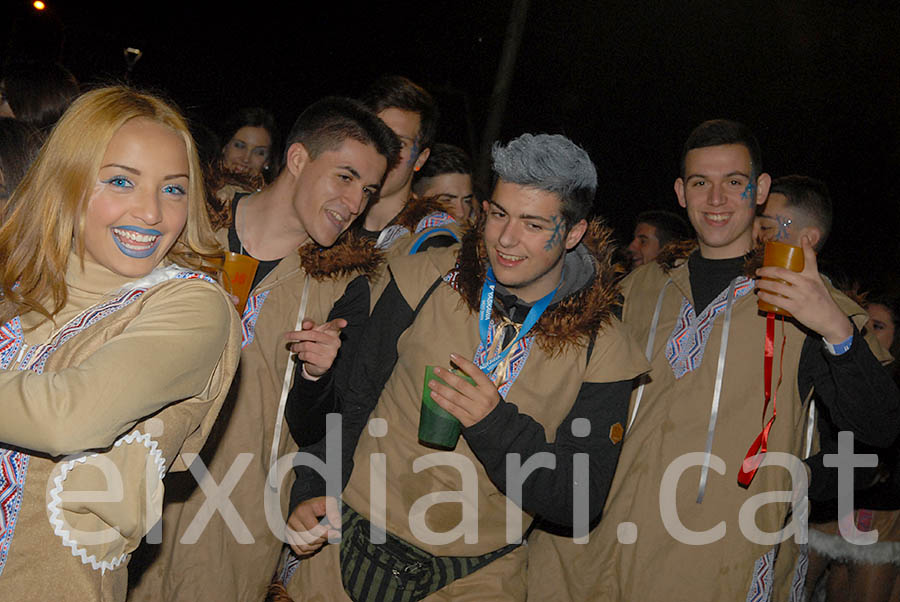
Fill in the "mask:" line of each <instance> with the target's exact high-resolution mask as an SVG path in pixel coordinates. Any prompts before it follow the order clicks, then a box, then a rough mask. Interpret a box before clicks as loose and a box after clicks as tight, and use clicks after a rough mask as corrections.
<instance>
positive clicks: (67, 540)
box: [47, 430, 166, 573]
mask: <svg viewBox="0 0 900 602" xmlns="http://www.w3.org/2000/svg"><path fill="white" fill-rule="evenodd" d="M133 443H141V444H143V445H144V447H146V448H147V449H148V450H150V451H149V453H150V456H151V457H152V458H153V462H154V464H156V469H157V472H158V474H159V480H160V481H162V478H163V477H164V476H165V474H166V459H165V458H164V457H163V455H162V450H161V449H159V445H158V444H157V442H156V441H153V440H152V439H151V438H150V434H149V433H141V432H140V431H137V430H136V431H133V432H131V433H129V434H127V435H125V436H124V437H121V438H119V439H118V440H117V441H116V442H115V444H114V447H119V446H121V445H123V444H129V445H131V444H133ZM98 455H99V454H96V453H94V454H87V455H83V456H79V457H77V458H72V459H71V460H68V461H66V462H62V463H61V464H60V473H59V475H58V476H56V477H55V478H54V479H53V484H54V487H53V489H51V490H50V503H49V504H47V510H48V511H49V520H50V524H51V525H52V526H53V533H54V534H55V535H57V536H59V537H61V538H62V544H63V546H65V547H67V548H70V549H71V550H72V556H75V557H76V558H80V559H81V562H82V564H90V565H91V568H93V569H94V570H95V571H97V570H99V571H100V572H101V573H105V572H106V571H111V570H113V569H115V568H116V567H118V566H119V565H121V564H122V562H123V561H124V560H125V559H126V558H128V554H127V553H126V554H122V555H121V556H118V557H116V558H113V559H112V560H108V561H107V560H97V557H96V555H94V554H90V555H89V554H88V553H87V550H85V549H84V548H83V547H81V546H79V545H78V542H77V541H75V540H74V539H73V538H72V537H71V531H70V530H69V529H68V528H67V527H68V525H66V523H65V521H64V520H63V518H62V509H61V508H60V507H59V506H60V504H61V503H62V498H60V494H61V493H62V492H63V481H65V480H66V477H67V476H68V474H69V472H71V470H72V469H73V468H75V466H76V465H77V464H84V462H86V461H87V460H88V459H89V458H94V457H96V456H98Z"/></svg>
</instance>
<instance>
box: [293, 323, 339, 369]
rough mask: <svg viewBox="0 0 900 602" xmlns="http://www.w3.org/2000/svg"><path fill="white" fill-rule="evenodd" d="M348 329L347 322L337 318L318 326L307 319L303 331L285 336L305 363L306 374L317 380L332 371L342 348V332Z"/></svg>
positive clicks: (302, 326)
mask: <svg viewBox="0 0 900 602" xmlns="http://www.w3.org/2000/svg"><path fill="white" fill-rule="evenodd" d="M346 327H347V320H345V319H343V318H336V319H334V320H332V321H330V322H325V323H324V324H320V325H318V326H316V323H315V322H314V321H313V320H309V319H305V320H303V324H302V325H301V328H302V330H295V331H293V332H289V333H287V334H285V335H284V338H285V339H286V340H288V341H290V342H291V346H290V348H291V351H293V352H294V353H296V354H297V359H299V360H300V361H302V362H303V364H304V366H303V367H304V368H305V369H306V373H307V374H309V375H310V376H312V377H314V378H317V377H319V376H322V375H323V374H325V373H326V372H328V371H329V370H330V369H331V365H332V364H333V363H334V358H336V357H337V354H338V350H339V349H340V348H341V330H342V329H343V328H346Z"/></svg>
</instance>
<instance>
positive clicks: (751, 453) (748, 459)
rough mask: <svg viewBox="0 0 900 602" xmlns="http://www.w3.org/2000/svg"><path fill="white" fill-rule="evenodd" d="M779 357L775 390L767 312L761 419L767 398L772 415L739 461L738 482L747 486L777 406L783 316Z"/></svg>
mask: <svg viewBox="0 0 900 602" xmlns="http://www.w3.org/2000/svg"><path fill="white" fill-rule="evenodd" d="M781 332H782V336H781V357H780V358H779V360H778V384H777V385H775V391H774V392H773V391H772V360H773V358H774V357H775V314H773V313H771V312H769V313H768V314H766V349H765V359H764V362H763V368H764V369H763V372H764V375H763V378H764V379H765V389H766V402H765V404H763V413H762V420H763V421H765V419H766V412H767V411H768V409H769V400H771V401H772V417H771V418H769V421H768V422H766V423H765V426H763V429H762V432H760V433H759V435H757V436H756V439H755V440H754V441H753V445H751V446H750V449H749V450H748V451H747V455H746V456H744V461H743V462H742V463H741V471H740V472H739V473H738V484H739V485H740V486H741V487H743V488H745V489H746V488H747V487H749V486H750V483H751V482H752V481H753V477H754V476H756V471H757V470H758V469H759V465H760V464H761V463H762V460H763V458H764V457H765V453H766V450H767V449H768V443H769V431H770V430H772V424H773V423H774V422H775V416H776V414H777V413H778V408H777V406H776V404H775V398H776V397H777V396H778V387H780V386H781V378H782V376H783V375H784V344H785V342H786V341H787V337H785V336H784V318H781Z"/></svg>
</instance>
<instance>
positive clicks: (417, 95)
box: [362, 75, 438, 160]
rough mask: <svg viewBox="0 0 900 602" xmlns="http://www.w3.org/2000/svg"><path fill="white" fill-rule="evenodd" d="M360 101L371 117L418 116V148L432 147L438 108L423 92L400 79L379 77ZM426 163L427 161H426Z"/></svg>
mask: <svg viewBox="0 0 900 602" xmlns="http://www.w3.org/2000/svg"><path fill="white" fill-rule="evenodd" d="M362 101H363V102H364V103H365V105H366V106H367V107H369V108H370V109H371V110H372V112H373V113H380V112H381V111H383V110H385V109H402V110H404V111H411V112H413V113H418V115H419V120H420V124H421V125H420V126H419V139H418V140H417V141H416V142H418V143H419V148H421V149H422V150H425V149H426V148H431V145H432V144H434V137H435V135H437V124H438V108H437V103H435V102H434V98H433V97H432V96H431V94H429V93H428V91H427V90H425V88H423V87H421V86H419V85H417V84H415V83H413V82H412V81H411V80H409V79H407V78H405V77H403V76H402V75H383V76H381V77H379V78H378V79H377V80H375V82H374V83H373V84H372V85H371V86H370V87H369V89H368V90H367V91H366V93H365V94H364V95H363V97H362ZM429 160H430V159H429Z"/></svg>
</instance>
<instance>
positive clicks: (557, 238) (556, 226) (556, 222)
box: [544, 215, 565, 251]
mask: <svg viewBox="0 0 900 602" xmlns="http://www.w3.org/2000/svg"><path fill="white" fill-rule="evenodd" d="M550 219H551V221H552V222H553V229H552V230H551V232H550V238H548V239H547V244H545V245H544V250H545V251H549V250H551V249H553V248H554V247H557V246H559V245H560V244H561V243H562V240H563V234H565V228H563V219H562V217H560V216H558V215H554V216H553V217H551V218H550Z"/></svg>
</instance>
